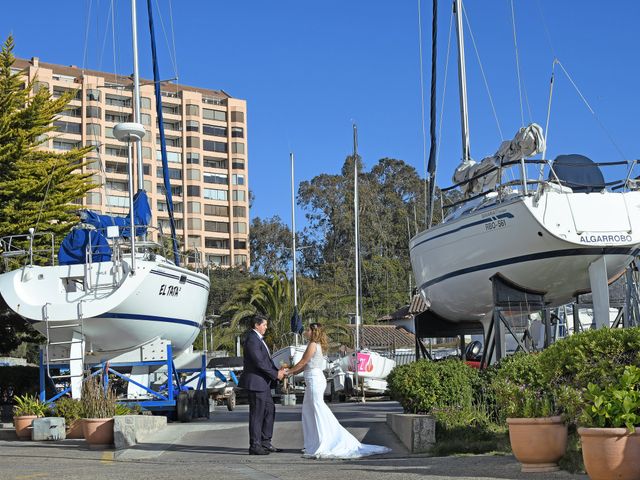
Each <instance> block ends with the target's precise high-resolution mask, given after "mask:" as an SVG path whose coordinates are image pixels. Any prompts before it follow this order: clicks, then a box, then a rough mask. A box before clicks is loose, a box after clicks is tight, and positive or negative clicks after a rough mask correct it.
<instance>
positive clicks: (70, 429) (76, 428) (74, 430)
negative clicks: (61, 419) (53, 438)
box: [67, 419, 84, 439]
mask: <svg viewBox="0 0 640 480" xmlns="http://www.w3.org/2000/svg"><path fill="white" fill-rule="evenodd" d="M82 423H83V422H82V419H78V420H74V421H73V422H71V423H70V424H69V425H68V426H67V438H70V439H77V438H84V432H83V431H82V430H83V428H82Z"/></svg>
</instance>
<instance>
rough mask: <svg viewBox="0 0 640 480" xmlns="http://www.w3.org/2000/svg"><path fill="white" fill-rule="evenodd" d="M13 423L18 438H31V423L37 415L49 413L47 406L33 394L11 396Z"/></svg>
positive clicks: (41, 415)
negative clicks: (13, 403)
mask: <svg viewBox="0 0 640 480" xmlns="http://www.w3.org/2000/svg"><path fill="white" fill-rule="evenodd" d="M13 400H14V402H15V406H14V407H13V423H14V426H15V428H16V435H17V436H18V438H19V439H20V440H30V439H31V424H32V423H33V421H34V420H35V419H36V418H38V417H45V416H47V414H48V413H49V406H48V405H47V404H46V403H43V402H41V401H40V400H39V399H38V398H37V397H35V396H34V395H22V396H16V397H13Z"/></svg>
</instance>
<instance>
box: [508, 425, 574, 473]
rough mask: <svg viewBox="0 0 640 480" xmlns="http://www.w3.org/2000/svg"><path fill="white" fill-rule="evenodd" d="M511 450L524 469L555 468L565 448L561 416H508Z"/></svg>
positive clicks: (564, 434)
mask: <svg viewBox="0 0 640 480" xmlns="http://www.w3.org/2000/svg"><path fill="white" fill-rule="evenodd" d="M507 424H508V425H509V440H510V441H511V450H513V454H514V455H515V457H516V458H517V459H518V461H519V462H520V463H521V464H522V471H523V472H554V471H556V470H559V469H560V467H558V460H560V459H561V458H562V457H563V455H564V454H565V452H566V450H567V434H568V432H567V426H566V425H565V424H564V423H562V418H561V417H542V418H507Z"/></svg>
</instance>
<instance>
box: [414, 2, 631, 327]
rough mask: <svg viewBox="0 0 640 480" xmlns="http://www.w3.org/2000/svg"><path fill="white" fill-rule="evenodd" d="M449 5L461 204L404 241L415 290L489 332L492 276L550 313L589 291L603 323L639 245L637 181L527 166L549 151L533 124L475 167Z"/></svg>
mask: <svg viewBox="0 0 640 480" xmlns="http://www.w3.org/2000/svg"><path fill="white" fill-rule="evenodd" d="M454 7H455V8H454V10H455V13H456V16H457V29H458V64H459V76H460V82H459V83H460V105H461V116H462V122H461V123H462V145H463V157H462V158H463V162H462V164H461V165H460V167H458V169H457V170H456V173H455V175H454V182H456V184H455V185H454V186H453V187H450V188H455V187H458V188H460V189H461V190H462V192H463V196H464V198H463V200H462V201H460V202H458V203H457V204H456V205H454V206H455V210H454V211H452V212H451V213H450V214H449V215H447V216H446V217H445V218H444V220H443V221H442V223H440V224H439V225H436V226H434V227H432V228H428V229H426V230H424V231H422V232H420V233H418V234H417V235H416V236H414V237H413V238H412V239H411V240H410V244H409V247H410V257H411V264H412V269H413V272H414V276H415V279H416V284H417V287H418V290H419V292H420V293H421V295H422V296H423V297H424V299H425V300H426V302H427V305H428V308H429V310H431V311H432V312H434V313H435V314H437V315H439V316H441V317H444V318H445V319H447V320H450V321H466V320H479V321H482V322H483V323H485V330H486V324H487V323H488V322H489V321H490V318H491V312H492V308H493V294H492V283H491V280H490V279H491V277H493V276H494V275H496V274H499V275H500V276H501V277H503V278H504V279H506V280H507V281H508V282H510V283H512V284H515V285H516V286H518V287H520V288H521V289H524V290H528V291H535V292H539V293H542V294H544V298H545V301H546V303H547V304H548V305H549V306H551V307H553V306H559V305H562V304H566V303H569V302H571V301H572V299H574V298H575V296H576V295H577V294H579V293H582V292H586V291H592V292H594V299H595V298H596V297H597V298H599V299H600V302H599V306H598V307H596V310H597V311H596V312H595V313H596V325H597V326H603V325H607V326H608V322H609V305H608V290H607V285H608V283H610V282H611V281H612V280H614V279H615V278H617V277H618V276H619V275H621V274H622V272H623V271H624V270H625V268H626V267H627V266H628V265H629V263H630V262H631V261H632V259H633V258H634V257H635V256H636V255H637V254H638V251H639V248H640V215H638V211H639V210H640V190H639V189H638V184H637V182H635V181H633V180H630V171H629V174H628V175H627V177H626V179H623V180H622V181H619V182H605V180H604V176H603V174H602V171H601V170H600V167H601V166H605V165H611V164H616V163H620V162H610V163H608V164H605V163H596V162H594V161H592V160H591V159H589V158H587V157H585V156H582V155H576V154H571V155H560V156H558V157H557V158H556V159H555V160H553V161H547V160H544V159H543V160H526V158H527V157H530V156H532V155H535V154H538V153H541V152H543V151H544V150H545V139H544V136H543V133H542V129H541V128H540V127H539V126H538V125H535V124H533V125H530V126H528V127H525V128H522V129H520V131H519V132H518V134H517V135H516V137H515V138H514V140H512V141H508V142H504V143H503V145H501V147H500V149H499V150H498V151H497V152H496V154H495V155H493V156H491V157H488V158H486V159H484V160H483V161H482V162H480V163H475V162H473V161H472V160H471V156H470V153H469V131H468V121H467V105H466V78H465V75H464V40H463V29H462V1H461V0H454ZM432 108H433V107H432ZM432 132H433V130H432ZM432 142H433V139H432ZM532 163H533V164H536V165H538V166H540V165H542V166H546V167H548V171H549V175H548V177H547V178H546V179H545V178H543V177H542V175H541V176H540V178H539V179H537V180H533V179H527V177H526V166H527V165H529V164H532ZM623 163H626V162H623ZM631 166H632V167H633V164H632V165H631ZM507 169H510V170H512V171H513V170H518V171H519V173H520V177H521V178H520V179H519V180H517V181H503V177H504V173H505V171H506V170H507ZM444 190H448V189H444Z"/></svg>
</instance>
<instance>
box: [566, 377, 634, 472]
mask: <svg viewBox="0 0 640 480" xmlns="http://www.w3.org/2000/svg"><path fill="white" fill-rule="evenodd" d="M584 397H585V400H586V403H585V408H584V410H583V415H582V417H581V419H580V420H581V423H582V424H583V425H585V426H584V427H581V428H579V429H578V434H579V435H580V440H581V442H582V457H583V459H584V466H585V469H586V471H587V474H588V475H589V478H591V479H592V480H608V479H611V478H615V479H618V480H633V479H637V478H640V461H638V459H640V432H638V431H637V430H636V427H640V368H638V367H636V366H633V365H629V366H627V367H625V369H624V372H623V373H622V375H621V376H620V378H619V380H618V382H616V383H614V384H611V385H609V386H607V387H605V388H602V387H599V386H597V385H595V384H593V383H590V384H589V385H588V387H587V392H586V393H585V395H584Z"/></svg>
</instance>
